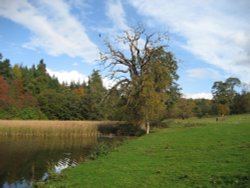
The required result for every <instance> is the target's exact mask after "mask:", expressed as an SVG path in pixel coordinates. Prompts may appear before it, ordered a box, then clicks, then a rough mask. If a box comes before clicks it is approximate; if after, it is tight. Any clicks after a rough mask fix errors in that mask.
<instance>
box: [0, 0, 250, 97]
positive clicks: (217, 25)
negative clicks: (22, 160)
mask: <svg viewBox="0 0 250 188" xmlns="http://www.w3.org/2000/svg"><path fill="white" fill-rule="evenodd" d="M249 10H250V1H249V0H237V1H235V0H188V1H187V0H53V1H51V0H0V53H2V55H3V57H4V58H8V59H10V61H11V64H12V65H14V64H22V65H23V66H28V67H31V66H32V65H33V64H35V65H36V64H38V63H39V61H40V60H41V59H44V62H45V63H46V66H47V71H48V73H49V74H50V75H54V76H56V77H58V79H59V81H60V82H63V81H66V82H70V81H83V80H84V81H87V79H88V76H89V75H90V74H91V73H92V71H93V69H95V70H101V74H102V75H103V78H104V84H105V85H106V86H107V87H108V86H109V85H110V84H112V81H111V80H108V79H107V78H106V77H105V71H102V70H103V67H102V66H100V61H99V59H100V57H99V52H100V51H103V50H104V39H107V38H109V39H112V38H114V37H115V36H117V35H121V34H122V32H123V31H124V30H127V29H128V28H129V27H131V26H135V25H136V24H138V23H140V24H143V25H144V26H145V29H146V31H147V32H148V33H153V32H167V33H168V35H169V43H168V45H169V47H168V49H167V50H169V51H171V52H173V53H174V54H175V57H176V59H177V60H178V62H179V64H178V65H179V69H178V74H179V76H180V78H179V80H178V83H179V85H180V87H181V88H182V93H183V94H184V96H185V97H187V98H211V97H212V95H211V88H212V85H213V83H214V82H215V81H224V80H225V79H226V78H228V77H237V78H239V79H240V80H241V81H242V82H244V83H250V34H249V32H250V21H249V20H250V11H249ZM100 36H101V37H100Z"/></svg>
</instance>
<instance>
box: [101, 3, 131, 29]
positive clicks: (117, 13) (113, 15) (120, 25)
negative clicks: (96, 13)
mask: <svg viewBox="0 0 250 188" xmlns="http://www.w3.org/2000/svg"><path fill="white" fill-rule="evenodd" d="M106 15H107V16H108V18H109V19H110V20H111V21H112V23H113V26H114V28H115V29H118V30H126V29H128V26H127V22H126V13H125V11H124V8H123V5H122V2H121V1H120V0H108V1H107V3H106Z"/></svg>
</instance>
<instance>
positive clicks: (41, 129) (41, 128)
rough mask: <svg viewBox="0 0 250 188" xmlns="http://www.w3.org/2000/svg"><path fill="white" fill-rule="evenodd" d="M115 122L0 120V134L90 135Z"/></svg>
mask: <svg viewBox="0 0 250 188" xmlns="http://www.w3.org/2000/svg"><path fill="white" fill-rule="evenodd" d="M116 124H117V122H112V121H41V120H38V121H35V120H0V136H44V137H50V136H53V137H67V136H70V137H72V136H73V137H74V136H91V135H97V134H99V131H98V127H100V126H114V125H116Z"/></svg>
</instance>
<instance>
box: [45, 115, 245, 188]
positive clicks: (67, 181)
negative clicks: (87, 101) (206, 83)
mask: <svg viewBox="0 0 250 188" xmlns="http://www.w3.org/2000/svg"><path fill="white" fill-rule="evenodd" d="M165 123H168V125H169V128H165V129H159V130H155V131H154V132H153V133H151V134H149V135H145V136H143V137H139V138H137V139H132V140H129V141H127V142H125V143H124V144H123V145H121V146H119V147H118V148H116V149H114V151H112V152H111V153H109V154H108V155H104V156H100V157H99V158H97V159H96V160H94V161H87V162H85V163H84V164H81V165H79V166H76V167H74V168H69V169H66V170H65V171H63V173H62V175H61V178H60V177H59V179H54V180H53V179H52V180H50V181H49V182H48V183H46V184H45V186H47V187H107V188H110V187H133V188H134V187H154V188H155V187H164V188H165V187H197V188H198V187H227V188H228V187H235V188H236V187H237V188H238V187H242V188H243V187H250V115H239V116H230V117H226V119H225V121H218V122H216V121H215V118H207V119H195V118H194V119H187V120H172V121H169V120H168V121H166V122H165Z"/></svg>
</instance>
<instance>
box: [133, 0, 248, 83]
mask: <svg viewBox="0 0 250 188" xmlns="http://www.w3.org/2000/svg"><path fill="white" fill-rule="evenodd" d="M129 2H130V4H131V5H132V6H134V7H135V8H136V9H137V11H138V13H139V14H141V15H144V16H145V17H146V18H150V19H151V20H152V22H154V23H158V24H159V25H161V26H164V27H165V28H167V30H168V29H170V31H171V32H174V33H175V34H177V35H178V36H181V37H182V39H184V42H183V41H179V42H180V46H181V47H182V48H184V49H186V50H187V51H189V52H191V53H193V54H194V55H196V56H197V57H199V58H201V59H202V60H204V61H205V62H206V63H209V64H213V65H216V66H217V67H218V68H220V69H222V70H224V71H226V72H227V73H228V74H232V75H236V76H238V77H239V78H241V79H242V80H243V81H250V68H249V67H250V35H249V34H248V33H249V31H250V24H249V18H250V11H249V10H250V2H249V1H248V0H241V1H227V0H220V1H217V0H210V1H197V0H189V1H186V0H168V1H166V0H154V1H152V0H129ZM154 27H156V26H155V25H154Z"/></svg>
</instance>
